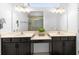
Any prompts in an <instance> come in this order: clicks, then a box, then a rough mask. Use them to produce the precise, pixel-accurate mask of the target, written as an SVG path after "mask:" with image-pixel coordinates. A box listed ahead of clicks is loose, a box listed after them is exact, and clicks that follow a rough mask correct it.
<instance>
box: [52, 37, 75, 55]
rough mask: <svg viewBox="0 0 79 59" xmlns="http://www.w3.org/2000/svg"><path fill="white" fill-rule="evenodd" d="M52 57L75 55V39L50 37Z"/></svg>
mask: <svg viewBox="0 0 79 59" xmlns="http://www.w3.org/2000/svg"><path fill="white" fill-rule="evenodd" d="M51 44H52V45H51V46H52V51H51V54H52V55H76V37H75V36H72V37H71V36H69V37H52V43H51Z"/></svg>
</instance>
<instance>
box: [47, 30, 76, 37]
mask: <svg viewBox="0 0 79 59" xmlns="http://www.w3.org/2000/svg"><path fill="white" fill-rule="evenodd" d="M48 34H49V35H50V36H51V37H54V36H76V33H73V32H65V31H48Z"/></svg>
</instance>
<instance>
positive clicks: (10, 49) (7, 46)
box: [2, 43, 16, 55]
mask: <svg viewBox="0 0 79 59" xmlns="http://www.w3.org/2000/svg"><path fill="white" fill-rule="evenodd" d="M2 50H3V51H2V54H3V55H16V48H15V43H3V48H2Z"/></svg>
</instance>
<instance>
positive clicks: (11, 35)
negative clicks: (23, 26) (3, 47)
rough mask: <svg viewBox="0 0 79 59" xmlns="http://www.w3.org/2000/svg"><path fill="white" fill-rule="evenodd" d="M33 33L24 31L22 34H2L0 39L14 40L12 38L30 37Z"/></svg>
mask: <svg viewBox="0 0 79 59" xmlns="http://www.w3.org/2000/svg"><path fill="white" fill-rule="evenodd" d="M34 33H35V31H24V32H2V33H0V34H1V38H14V37H32V36H33V35H34Z"/></svg>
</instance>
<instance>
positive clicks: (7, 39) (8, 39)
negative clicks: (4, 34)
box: [2, 38, 12, 42]
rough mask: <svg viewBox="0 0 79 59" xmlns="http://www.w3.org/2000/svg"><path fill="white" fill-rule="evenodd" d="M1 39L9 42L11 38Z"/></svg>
mask: <svg viewBox="0 0 79 59" xmlns="http://www.w3.org/2000/svg"><path fill="white" fill-rule="evenodd" d="M2 41H3V42H11V41H12V39H11V38H2Z"/></svg>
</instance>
